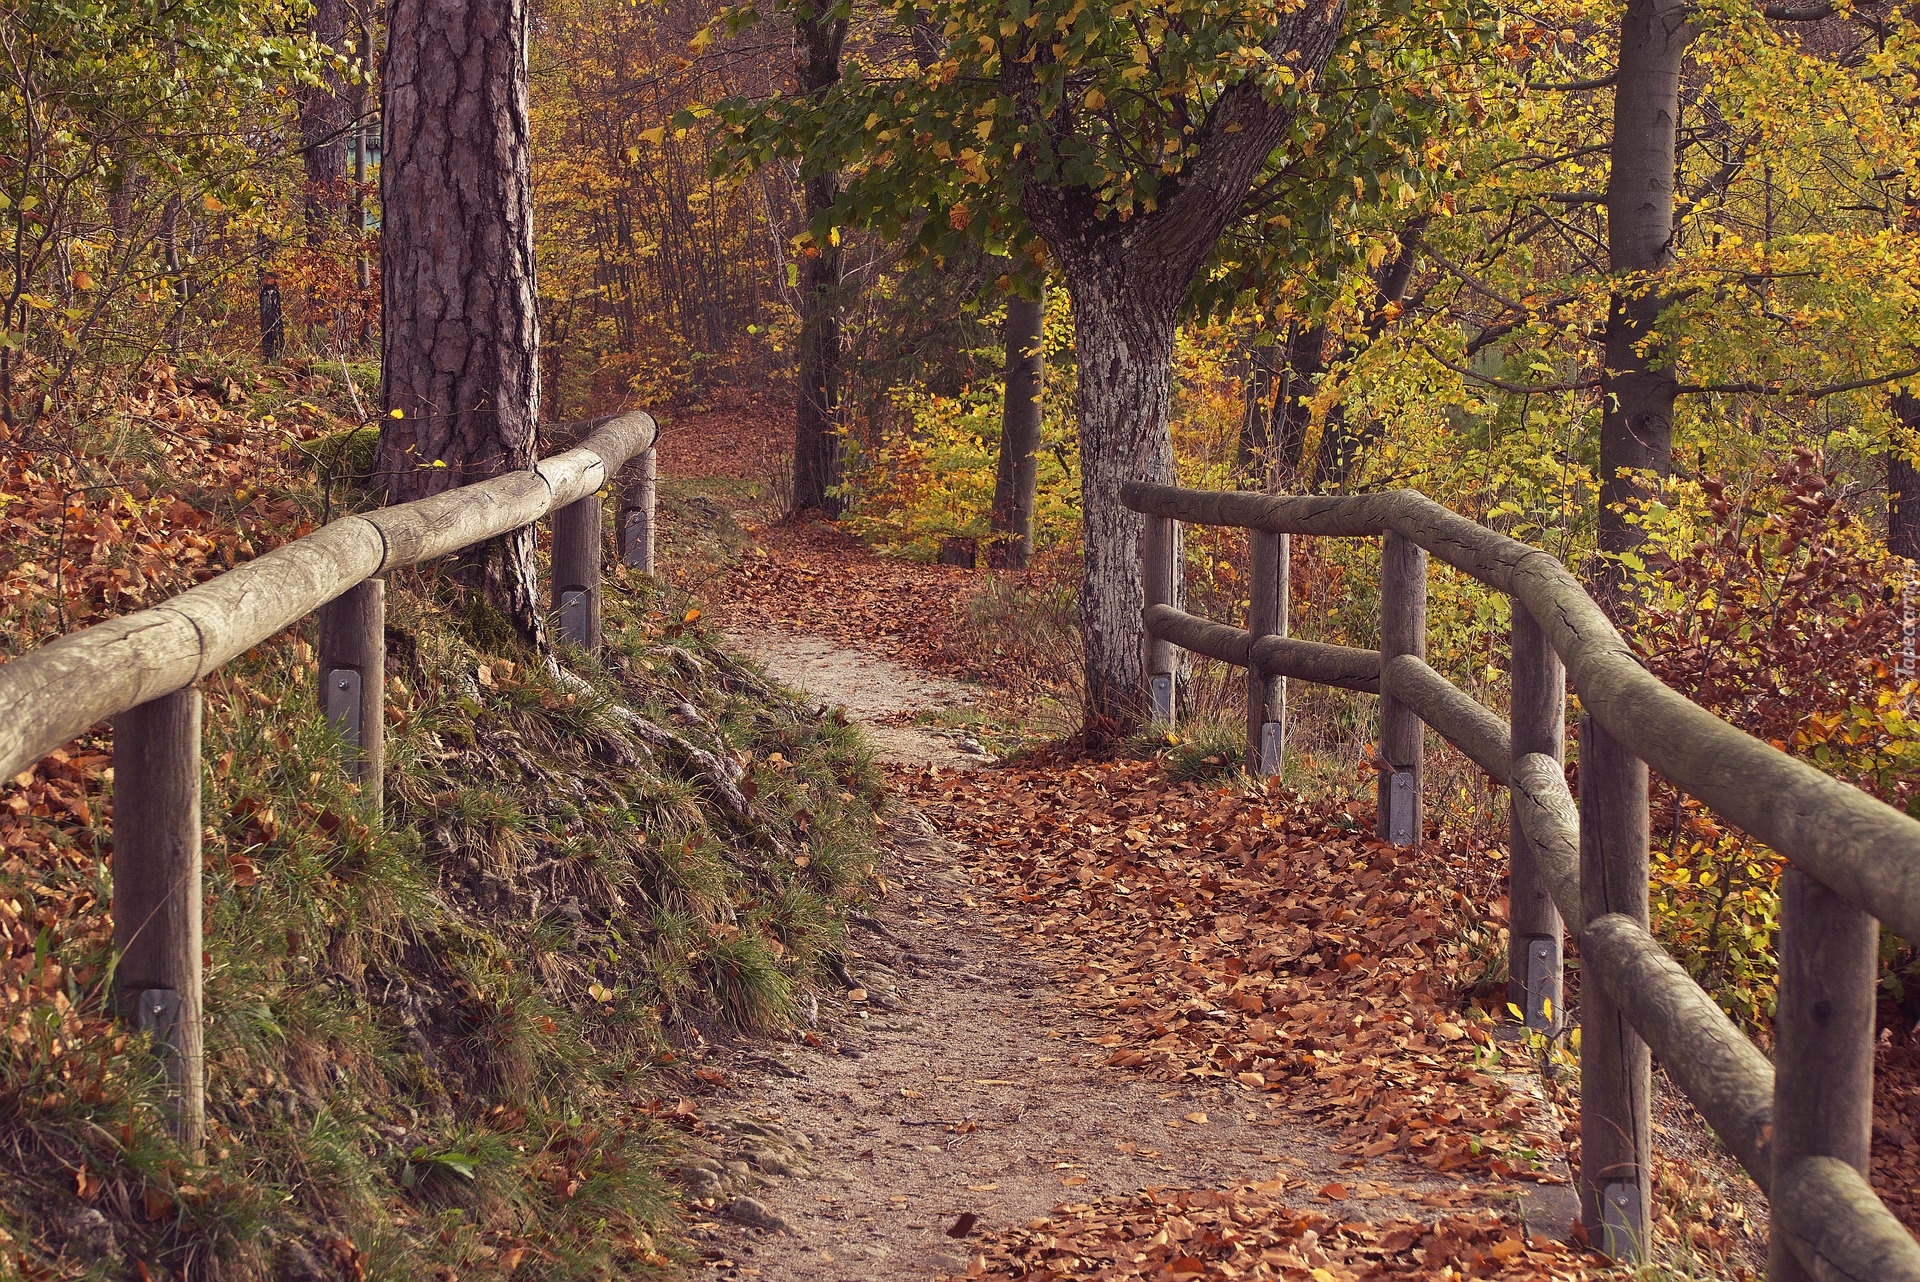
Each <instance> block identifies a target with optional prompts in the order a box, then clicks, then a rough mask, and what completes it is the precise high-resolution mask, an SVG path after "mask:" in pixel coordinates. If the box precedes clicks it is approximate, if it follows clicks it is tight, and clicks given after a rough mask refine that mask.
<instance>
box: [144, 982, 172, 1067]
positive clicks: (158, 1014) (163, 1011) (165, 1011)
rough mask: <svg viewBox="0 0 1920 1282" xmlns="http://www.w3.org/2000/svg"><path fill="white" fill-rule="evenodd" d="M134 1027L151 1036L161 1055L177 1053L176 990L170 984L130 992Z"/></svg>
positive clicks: (155, 1047)
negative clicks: (133, 993) (132, 994)
mask: <svg viewBox="0 0 1920 1282" xmlns="http://www.w3.org/2000/svg"><path fill="white" fill-rule="evenodd" d="M133 1022H134V1027H136V1028H138V1029H139V1030H140V1031H141V1032H143V1033H146V1034H148V1035H150V1036H151V1037H152V1038H153V1046H154V1049H155V1050H157V1051H160V1052H162V1053H163V1054H165V1055H169V1056H173V1055H178V1054H179V1053H180V994H179V993H177V992H175V991H174V990H173V989H171V988H143V989H141V990H140V991H139V992H138V993H136V994H135V995H134V1005H133Z"/></svg>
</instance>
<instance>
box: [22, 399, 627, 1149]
mask: <svg viewBox="0 0 1920 1282" xmlns="http://www.w3.org/2000/svg"><path fill="white" fill-rule="evenodd" d="M577 427H585V428H587V429H590V430H589V433H588V435H587V436H586V439H585V440H584V441H582V442H581V444H580V445H579V446H578V447H577V448H575V449H571V450H568V451H566V452H565V453H562V454H557V455H555V456H554V457H552V458H549V459H545V460H542V461H541V462H540V463H538V464H536V465H535V466H534V467H533V468H532V469H531V470H529V471H525V472H511V473H508V474H506V475H504V476H498V477H495V478H494V479H492V480H490V481H482V482H477V483H475V484H472V485H466V486H462V487H460V488H458V489H454V490H448V491H447V492H445V493H443V494H437V495H435V496H433V497H432V498H427V499H421V500H419V501H418V502H414V503H403V504H399V505H396V506H394V507H388V508H382V509H380V510H379V511H376V512H368V513H366V514H364V515H359V516H347V517H342V518H341V519H339V520H337V521H334V522H332V523H330V524H328V525H326V526H323V527H322V528H320V529H318V530H316V531H314V532H313V533H311V534H309V535H307V536H306V537H304V538H300V539H295V540H294V541H293V542H291V543H288V544H285V545H284V546H282V547H278V548H275V549H274V550H273V551H271V552H268V553H266V554H265V555H264V556H260V557H257V558H255V559H254V560H252V561H249V562H247V563H246V564H245V565H242V566H239V567H237V568H235V569H232V570H229V571H227V572H226V573H225V574H222V575H220V576H219V577H217V578H214V579H210V580H208V581H207V582H205V583H203V584H201V585H200V586H199V587H196V588H192V589H190V590H188V591H186V592H182V593H181V594H180V595H178V596H176V597H172V598H171V599H169V600H167V601H164V602H162V603H161V604H159V605H156V606H153V607H152V608H150V609H146V610H141V611H138V612H137V613H134V614H129V615H124V616H122V617H120V618H117V619H112V620H109V621H108V622H106V623H101V624H97V625H95V626H93V627H91V628H87V629H85V630H83V631H80V632H75V633H71V634H69V635H67V636H64V637H61V638H60V639H58V640H57V641H54V642H52V643H50V644H48V645H46V646H43V647H41V648H40V649H37V650H34V651H32V652H30V653H28V654H24V655H22V656H20V657H19V658H17V659H14V660H13V661H11V662H9V663H7V664H5V665H4V666H0V779H4V778H11V777H12V776H13V775H15V774H16V773H18V772H19V771H21V770H24V769H26V768H27V767H28V766H31V765H33V764H34V763H35V762H37V761H38V760H40V758H42V757H44V756H45V755H46V754H47V753H49V752H51V751H52V750H53V749H55V748H57V747H59V746H60V745H61V744H63V743H66V742H67V741H68V740H70V739H72V738H73V737H74V736H76V735H79V734H81V733H84V732H85V731H86V730H88V729H89V728H91V727H92V726H94V725H97V724H98V723H100V722H102V721H105V720H107V719H109V718H111V719H112V721H113V794H114V796H113V800H114V815H113V905H112V913H113V927H114V929H113V939H114V950H115V952H116V953H117V955H118V961H117V963H116V969H115V972H114V1000H115V1003H116V1009H117V1011H118V1012H119V1015H120V1017H121V1018H122V1019H123V1020H125V1021H126V1022H127V1023H129V1024H132V1025H135V1026H137V1027H138V1028H141V1029H143V1030H146V1031H147V1032H149V1033H151V1034H152V1039H153V1044H154V1046H155V1048H156V1049H157V1050H158V1051H159V1052H160V1053H161V1055H162V1056H163V1057H164V1060H165V1063H166V1069H167V1075H168V1078H169V1084H170V1087H171V1092H170V1107H171V1110H172V1120H173V1125H174V1129H175V1132H176V1133H177V1134H178V1135H179V1136H180V1138H181V1141H182V1143H184V1144H185V1145H187V1146H188V1147H189V1148H196V1149H197V1148H198V1146H199V1144H200V1142H201V1137H202V1133H203V1128H204V1118H205V1092H204V1072H203V1058H202V1031H201V1030H202V1010H201V965H200V963H201V937H200V924H201V898H200V871H201V868H200V721H201V707H200V694H199V691H198V690H197V689H196V688H195V685H194V683H195V682H197V681H199V680H200V679H201V678H203V677H206V676H208V675H209V674H211V673H212V672H213V671H215V670H216V669H217V668H219V667H220V665H221V664H223V663H225V662H227V661H228V660H229V659H232V658H234V657H235V656H237V655H240V654H243V653H245V652H246V651H247V650H250V649H252V648H253V647H254V646H256V645H258V644H260V643H261V642H262V641H265V640H266V639H267V638H269V637H271V636H273V635H274V634H275V633H277V632H279V631H281V630H282V629H283V628H287V627H290V626H291V625H293V624H295V623H298V622H299V621H300V620H301V619H303V618H305V617H306V616H307V615H309V614H313V613H315V612H316V611H317V612H318V614H319V620H318V623H319V629H318V630H319V646H318V658H319V663H318V667H319V673H318V677H319V682H320V706H321V707H322V708H323V709H324V710H325V711H326V714H327V716H328V718H329V719H330V720H332V721H333V722H334V724H335V725H336V726H338V727H339V729H340V731H341V733H342V736H343V737H344V738H345V739H346V740H347V743H348V745H349V747H350V748H351V749H352V763H353V771H354V774H355V777H356V780H357V782H358V783H359V786H360V789H361V797H360V799H361V802H362V804H363V805H365V806H366V807H367V808H368V809H369V811H370V812H371V813H376V814H377V813H378V811H379V807H380V804H381V789H380V770H381V759H382V753H381V742H382V738H383V726H384V721H385V707H384V703H383V698H382V695H383V692H384V690H385V687H386V681H385V672H384V669H385V664H386V632H385V629H386V596H385V587H386V585H385V583H384V581H383V580H382V579H381V577H380V576H381V575H384V574H386V573H387V572H388V571H390V570H396V569H399V568H401V567H403V566H408V565H417V564H419V563H420V562H423V561H430V560H433V559H435V558H436V557H442V556H446V555H447V554H449V553H452V552H458V551H460V550H462V549H464V548H468V547H471V546H473V545H474V544H476V543H480V542H483V541H485V540H487V539H490V538H493V537H494V536H496V535H500V534H505V533H506V532H507V531H509V530H515V529H519V528H520V527H522V526H525V525H530V524H532V523H533V522H534V521H537V520H539V519H540V518H541V517H543V516H546V515H547V514H548V513H552V514H553V518H554V520H553V555H552V596H551V604H552V607H553V611H554V616H555V619H556V621H557V624H558V629H559V632H560V634H561V636H562V637H564V638H565V639H566V640H568V641H570V642H572V643H573V644H574V645H577V646H579V647H581V648H583V649H587V650H595V649H598V647H599V644H600V590H601V588H600V555H601V545H602V531H603V529H604V521H603V515H602V511H601V501H600V494H601V492H602V490H604V489H606V488H607V487H608V485H609V483H610V482H612V481H613V480H614V478H615V476H616V475H617V474H618V473H619V472H620V470H621V469H622V468H623V467H625V466H626V465H627V463H628V461H629V460H637V461H636V462H635V465H634V467H633V468H632V469H630V476H629V478H628V479H627V481H626V483H625V484H624V485H623V486H622V487H621V488H620V490H619V511H618V513H617V520H616V528H617V529H618V531H619V540H620V554H621V558H622V560H623V561H625V562H626V563H627V564H628V565H632V566H636V567H638V568H640V569H642V570H644V571H646V572H649V573H651V572H652V570H653V526H654V475H655V473H654V453H653V447H654V442H655V440H656V438H657V437H658V434H659V433H658V429H657V428H656V427H655V425H654V421H653V419H652V418H651V417H649V416H648V415H646V414H639V413H634V414H623V415H617V416H614V417H611V418H606V419H600V420H596V421H595V422H593V423H589V424H584V425H577Z"/></svg>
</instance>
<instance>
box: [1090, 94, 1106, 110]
mask: <svg viewBox="0 0 1920 1282" xmlns="http://www.w3.org/2000/svg"><path fill="white" fill-rule="evenodd" d="M1086 103H1087V110H1088V111H1098V110H1100V108H1102V107H1104V106H1106V105H1107V95H1105V94H1103V93H1101V92H1100V91H1099V90H1098V89H1089V90H1087V97H1086Z"/></svg>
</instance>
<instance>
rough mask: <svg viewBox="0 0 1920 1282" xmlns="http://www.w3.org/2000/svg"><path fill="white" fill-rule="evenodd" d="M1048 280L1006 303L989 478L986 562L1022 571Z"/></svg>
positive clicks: (1034, 479) (1029, 534) (1027, 554)
mask: <svg viewBox="0 0 1920 1282" xmlns="http://www.w3.org/2000/svg"><path fill="white" fill-rule="evenodd" d="M1046 288H1047V286H1046V281H1045V279H1044V278H1043V279H1042V280H1041V281H1040V285H1039V291H1038V296H1037V297H1035V298H1030V299H1029V298H1020V297H1014V298H1010V299H1008V300H1007V336H1006V343H1007V365H1006V399H1005V402H1004V404H1003V407H1002V409H1001V413H1000V461H999V467H998V470H997V472H996V474H995V476H994V480H993V523H992V524H993V532H994V533H995V534H996V535H999V536H1000V537H998V538H996V539H994V540H993V542H992V544H991V545H989V547H988V549H987V563H988V564H989V565H993V566H996V567H1006V568H1013V569H1025V568H1026V566H1027V563H1028V561H1030V560H1031V559H1032V557H1033V499H1034V489H1035V486H1036V484H1037V483H1038V475H1039V469H1038V466H1037V464H1036V461H1035V459H1036V456H1037V454H1038V453H1039V450H1040V391H1041V386H1042V383H1043V380H1044V378H1045V375H1046V352H1045V348H1044V343H1045V339H1046Z"/></svg>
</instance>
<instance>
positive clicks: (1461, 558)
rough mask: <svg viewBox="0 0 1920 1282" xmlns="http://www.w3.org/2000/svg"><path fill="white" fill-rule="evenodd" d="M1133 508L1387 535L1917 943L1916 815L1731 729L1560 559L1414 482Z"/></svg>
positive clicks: (1139, 487) (1655, 759)
mask: <svg viewBox="0 0 1920 1282" xmlns="http://www.w3.org/2000/svg"><path fill="white" fill-rule="evenodd" d="M1123 496H1124V498H1125V500H1126V503H1127V505H1128V506H1129V507H1131V508H1133V509H1134V510H1135V511H1139V512H1144V513H1148V514H1150V515H1154V516H1159V517H1165V518H1169V519H1172V520H1177V521H1187V522H1192V523H1197V524H1203V525H1234V526H1241V527H1244V528H1247V529H1253V530H1264V531H1267V532H1268V533H1273V534H1328V535H1347V536H1360V537H1366V536H1373V535H1380V534H1383V533H1387V532H1389V531H1391V532H1393V533H1397V534H1400V535H1402V536H1403V537H1405V538H1408V539H1411V540H1412V541H1413V542H1415V543H1418V544H1419V545H1420V546H1421V547H1424V548H1425V549H1427V551H1428V552H1430V553H1431V554H1433V555H1434V556H1436V557H1438V558H1439V559H1441V560H1442V561H1445V562H1446V563H1447V564H1448V565H1451V566H1453V567H1454V568H1455V569H1457V570H1461V571H1464V572H1465V573H1467V574H1470V575H1472V576H1473V577H1474V578H1476V579H1478V580H1480V581H1481V582H1482V583H1485V584H1486V585H1487V586H1489V587H1492V588H1496V589H1498V590H1500V591H1502V592H1507V593H1510V594H1512V595H1513V597H1514V598H1515V599H1516V600H1517V601H1518V602H1520V603H1521V604H1522V605H1524V606H1525V607H1526V609H1527V611H1528V612H1529V613H1530V614H1531V615H1532V616H1533V618H1534V619H1535V620H1536V621H1537V622H1538V623H1539V625H1540V627H1541V628H1542V629H1543V630H1544V631H1545V632H1546V634H1547V639H1548V640H1549V641H1550V642H1551V643H1552V645H1553V648H1554V650H1555V651H1556V652H1557V653H1558V654H1559V655H1560V657H1561V659H1562V660H1564V661H1565V663H1566V665H1567V675H1568V677H1569V678H1570V679H1571V680H1572V682H1573V688H1574V689H1575V690H1576V691H1578V692H1579V695H1580V701H1581V703H1582V704H1583V705H1584V706H1585V708H1586V710H1587V712H1588V713H1589V714H1590V715H1592V716H1593V717H1594V718H1595V719H1596V720H1598V721H1599V722H1600V724H1601V725H1603V726H1605V727H1606V729H1607V730H1608V732H1609V733H1611V734H1612V735H1613V736H1614V737H1615V738H1617V739H1618V740H1619V741H1620V742H1621V743H1622V744H1624V745H1625V746H1626V747H1628V748H1630V749H1632V750H1633V752H1634V753H1635V754H1636V755H1638V756H1639V757H1640V758H1641V759H1642V760H1644V761H1645V762H1646V763H1647V764H1648V765H1650V766H1652V767H1653V768H1654V769H1655V770H1657V771H1659V772H1660V774H1661V775H1662V776H1663V777H1664V778H1666V779H1667V780H1668V781H1669V782H1671V783H1673V784H1674V785H1676V786H1677V787H1679V788H1682V789H1684V790H1685V791H1686V792H1688V793H1689V794H1691V795H1692V796H1695V797H1698V798H1699V799H1700V800H1702V801H1704V802H1705V803H1706V804H1707V805H1709V806H1711V807H1712V808H1713V809H1714V810H1715V811H1716V812H1718V813H1719V814H1721V815H1722V816H1724V817H1726V818H1727V819H1730V820H1732V821H1733V822H1734V823H1736V824H1738V825H1739V826H1740V827H1741V828H1744V829H1745V830H1746V831H1747V832H1749V833H1751V834H1752V835H1753V836H1754V837H1756V838H1758V839H1759V840H1761V841H1763V842H1765V843H1766V844H1767V845H1769V846H1771V847H1773V848H1774V849H1775V850H1777V851H1779V852H1780V853H1781V854H1782V855H1784V856H1786V857H1787V858H1788V859H1790V860H1791V861H1792V862H1793V863H1794V864H1795V865H1797V866H1799V867H1801V868H1804V869H1806V871H1807V872H1809V873H1811V874H1812V875H1813V876H1815V877H1817V878H1819V879H1820V881H1821V882H1823V883H1825V884H1826V885H1827V886H1830V887H1832V889H1833V890H1834V892H1835V893H1836V894H1838V895H1839V896H1840V897H1841V898H1842V899H1844V900H1846V901H1847V902H1848V903H1850V904H1852V905H1853V906H1854V907H1856V908H1859V909H1860V910H1862V911H1863V912H1870V913H1873V914H1874V915H1875V916H1877V917H1879V918H1880V920H1882V921H1884V922H1885V923H1887V925H1889V926H1891V927H1892V928H1893V929H1894V931H1895V932H1896V933H1898V934H1899V935H1900V936H1901V938H1903V939H1907V940H1910V941H1914V942H1920V821H1917V820H1914V819H1913V818H1911V817H1909V816H1907V815H1904V814H1901V813H1900V812H1899V811H1898V810H1895V809H1894V808H1893V807H1892V806H1889V805H1887V804H1886V803H1884V802H1882V801H1880V800H1878V799H1877V798H1874V797H1870V796H1868V795H1867V794H1866V793H1864V792H1861V791H1860V790H1859V789H1857V788H1853V787H1850V786H1849V785H1847V784H1845V783H1842V782H1841V781H1840V780H1838V779H1835V778H1833V777H1832V776H1830V775H1826V774H1822V773H1821V772H1820V771H1818V770H1816V769H1815V768H1814V767H1812V766H1810V765H1808V764H1807V763H1806V762H1804V761H1798V760H1796V759H1794V758H1792V757H1789V756H1788V755H1787V754H1786V753H1784V752H1782V751H1780V750H1779V749H1778V748H1775V747H1773V746H1772V745H1771V744H1767V743H1763V742H1761V741H1760V740H1758V739H1755V738H1754V737H1753V736H1751V735H1749V734H1746V733H1744V732H1742V731H1740V730H1738V729H1735V728H1734V727H1733V726H1730V725H1728V724H1727V723H1726V722H1724V721H1722V720H1721V719H1720V718H1718V717H1716V716H1714V715H1713V714H1712V713H1711V712H1708V711H1707V710H1706V709H1705V708H1702V707H1700V706H1699V705H1698V704H1695V703H1693V702H1691V701H1690V700H1688V699H1687V698H1686V697H1685V696H1684V695H1681V694H1679V693H1677V692H1675V691H1673V690H1671V689H1669V688H1668V687H1667V686H1666V685H1664V684H1662V683H1661V681H1660V680H1659V678H1657V677H1655V676H1654V675H1653V674H1652V673H1650V672H1648V671H1647V670H1646V669H1645V668H1644V667H1642V666H1641V665H1640V661H1639V660H1638V659H1637V658H1635V657H1634V654H1633V651H1632V649H1631V648H1630V647H1629V646H1628V645H1627V643H1626V640H1625V639H1624V638H1622V637H1621V635H1620V633H1619V632H1618V631H1617V630H1615V628H1614V626H1613V624H1612V623H1611V622H1609V621H1608V619H1607V617H1606V615H1605V614H1604V613H1603V612H1602V611H1601V609H1600V607H1599V606H1598V605H1596V604H1595V603H1594V601H1593V598H1591V597H1589V596H1588V595H1587V593H1586V590H1585V589H1584V588H1582V587H1581V586H1580V582H1579V580H1577V579H1575V578H1574V577H1573V575H1572V574H1571V573H1570V572H1569V571H1568V570H1567V568H1566V567H1565V566H1563V565H1561V564H1560V562H1559V561H1558V560H1557V559H1555V558H1554V557H1553V556H1552V555H1551V554H1549V553H1546V552H1543V551H1541V550H1540V549H1539V548H1535V547H1529V546H1528V545H1527V544H1525V543H1521V542H1519V541H1518V540H1516V539H1510V538H1508V537H1506V536H1505V535H1504V534H1497V533H1495V532H1494V531H1492V530H1489V529H1487V528H1486V527H1485V526H1483V525H1479V524H1477V523H1475V522H1473V521H1470V520H1468V519H1467V518H1466V517H1464V516H1461V515H1459V514H1458V513H1456V512H1451V511H1448V510H1447V509H1446V508H1444V507H1442V506H1440V505H1439V504H1438V503H1435V502H1434V501H1433V500H1432V499H1429V498H1428V497H1427V496H1426V495H1424V494H1421V493H1419V492H1418V491H1416V490H1395V491H1392V492H1390V493H1386V494H1370V495H1358V496H1351V497H1342V496H1301V497H1295V496H1289V495H1267V494H1239V493H1224V492H1214V491H1206V490H1182V489H1176V488H1174V487H1171V486H1164V485H1143V484H1139V483H1134V484H1130V485H1128V486H1127V487H1126V488H1125V490H1124V491H1123Z"/></svg>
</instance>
